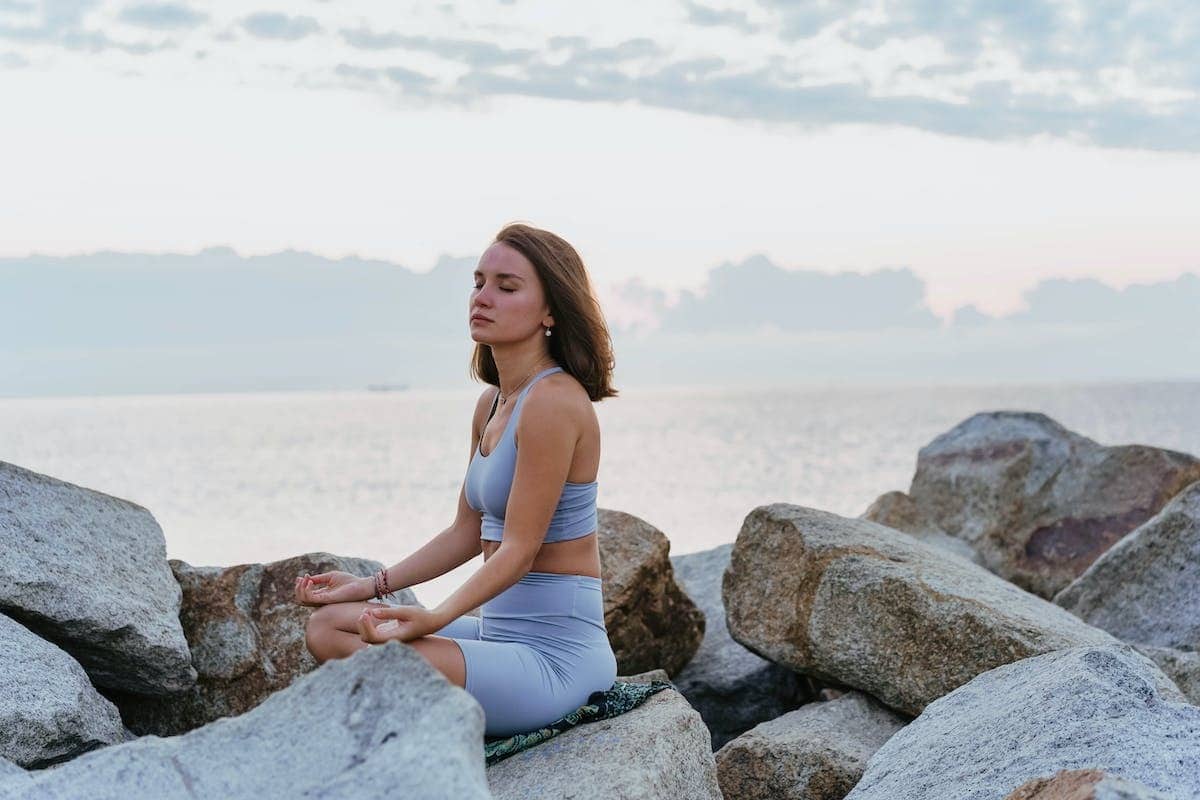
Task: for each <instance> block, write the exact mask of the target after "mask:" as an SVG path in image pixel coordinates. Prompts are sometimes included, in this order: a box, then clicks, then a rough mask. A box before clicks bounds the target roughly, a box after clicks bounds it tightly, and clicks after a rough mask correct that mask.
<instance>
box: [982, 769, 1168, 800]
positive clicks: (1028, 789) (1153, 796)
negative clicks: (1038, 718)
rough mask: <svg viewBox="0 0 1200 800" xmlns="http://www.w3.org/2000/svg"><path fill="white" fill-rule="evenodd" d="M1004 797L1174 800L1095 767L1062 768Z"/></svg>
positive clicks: (1017, 799) (1022, 799)
mask: <svg viewBox="0 0 1200 800" xmlns="http://www.w3.org/2000/svg"><path fill="white" fill-rule="evenodd" d="M1004 800H1174V798H1172V797H1169V796H1168V795H1165V794H1163V793H1162V792H1156V791H1154V790H1153V789H1147V788H1146V787H1145V786H1143V785H1142V784H1140V783H1134V782H1133V781H1127V780H1125V779H1124V778H1117V777H1115V776H1112V775H1109V774H1107V773H1105V772H1104V771H1103V770H1099V769H1064V770H1059V771H1058V772H1057V773H1055V774H1054V775H1052V776H1050V777H1047V778H1034V779H1033V780H1031V781H1029V782H1028V783H1024V784H1022V785H1021V786H1018V787H1017V788H1016V789H1014V790H1013V792H1012V794H1010V795H1007V796H1006V797H1005V798H1004Z"/></svg>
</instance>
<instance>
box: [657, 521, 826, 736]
mask: <svg viewBox="0 0 1200 800" xmlns="http://www.w3.org/2000/svg"><path fill="white" fill-rule="evenodd" d="M732 550H733V543H732V542H731V543H729V544H723V545H720V546H719V547H715V548H713V549H711V550H705V551H703V552H700V553H685V554H684V555H678V556H671V565H672V566H673V567H674V569H675V579H676V580H677V581H678V582H679V584H680V586H682V587H683V590H684V591H685V592H686V593H687V595H688V597H690V598H691V599H692V602H694V603H695V604H696V605H697V606H698V607H699V608H700V610H701V611H702V612H703V613H704V616H705V627H704V640H703V641H702V642H701V643H700V649H699V650H697V651H696V655H694V656H692V660H691V661H689V662H688V663H687V664H686V665H685V666H684V668H683V669H682V670H680V671H679V674H678V675H676V676H675V681H674V682H675V686H676V688H678V689H679V691H680V692H682V693H683V696H684V697H686V698H687V700H688V702H689V703H691V704H692V708H694V709H696V710H697V711H699V712H700V716H701V717H702V718H703V719H704V723H705V724H706V725H707V726H708V729H709V731H711V732H712V749H713V750H714V751H715V750H719V749H720V748H721V747H722V746H723V745H724V744H725V743H726V742H728V741H729V740H730V739H733V738H735V737H736V736H738V735H740V734H742V733H744V732H746V731H748V730H750V729H751V728H753V727H754V726H755V725H757V724H758V723H760V722H764V721H766V720H769V719H774V718H775V717H778V716H779V715H780V714H783V713H786V712H787V711H790V710H792V709H794V708H796V707H797V706H799V705H800V704H801V703H803V702H804V701H805V700H806V699H808V698H809V697H810V696H811V694H812V693H811V692H810V691H809V687H808V686H807V681H806V680H805V679H804V678H802V677H801V676H800V675H798V674H797V673H795V672H793V671H792V670H790V669H788V668H787V667H781V666H779V665H778V664H774V663H772V662H770V661H767V660H765V659H763V658H760V657H759V656H757V655H755V654H754V653H751V652H750V651H749V650H747V649H746V648H745V647H743V646H742V645H740V644H738V643H737V642H735V641H734V640H733V637H732V636H730V635H729V629H728V628H726V627H725V604H724V603H722V602H721V579H722V577H723V576H724V574H725V568H726V567H728V566H729V553H730V551H732Z"/></svg>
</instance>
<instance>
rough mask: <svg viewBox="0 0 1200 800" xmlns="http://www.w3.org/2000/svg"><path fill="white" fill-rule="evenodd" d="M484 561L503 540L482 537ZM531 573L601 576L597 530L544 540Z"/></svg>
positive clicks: (534, 560)
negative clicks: (572, 536) (560, 540)
mask: <svg viewBox="0 0 1200 800" xmlns="http://www.w3.org/2000/svg"><path fill="white" fill-rule="evenodd" d="M480 544H481V545H482V547H483V560H484V561H487V560H488V559H489V558H491V557H492V553H495V552H496V551H497V550H499V549H500V542H493V541H492V540H490V539H481V540H480ZM529 571H530V572H557V573H560V574H563V575H590V576H592V577H593V578H599V577H600V545H599V544H598V543H597V539H596V532H595V531H592V532H591V533H589V534H587V535H586V536H580V537H579V538H578V539H567V540H566V541H565V542H544V543H543V544H542V546H541V548H540V549H539V550H538V554H537V556H536V557H534V559H533V566H532V567H530V568H529Z"/></svg>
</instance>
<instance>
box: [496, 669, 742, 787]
mask: <svg viewBox="0 0 1200 800" xmlns="http://www.w3.org/2000/svg"><path fill="white" fill-rule="evenodd" d="M617 680H619V681H625V682H629V683H649V682H650V681H651V680H667V675H666V673H665V672H664V671H662V670H654V671H651V672H647V673H643V674H640V675H631V676H628V677H622V676H618V677H617ZM709 741H710V740H709V736H708V731H707V730H706V729H705V727H704V722H703V721H702V720H701V719H700V715H699V714H697V713H696V711H695V710H694V709H693V708H692V707H691V706H690V705H688V702H687V700H685V699H684V698H683V695H681V694H679V693H678V692H676V691H674V690H672V689H664V690H663V691H661V692H656V693H655V694H653V695H651V696H650V697H649V698H648V699H647V700H646V702H644V703H642V704H641V705H640V706H638V707H637V708H634V709H632V710H631V711H627V712H625V713H624V714H621V715H620V716H616V717H612V718H610V719H604V720H598V721H596V722H589V723H586V724H584V725H579V726H576V727H574V728H571V729H569V730H567V731H564V732H563V733H560V734H559V735H558V736H556V737H554V738H553V739H550V740H548V741H546V742H543V743H541V744H538V745H535V746H534V747H531V748H529V749H528V750H522V751H521V752H519V753H517V754H516V755H512V756H509V757H508V758H506V759H504V760H503V761H500V762H498V763H496V764H493V765H492V766H490V767H488V769H487V780H488V785H489V787H490V788H491V791H492V795H493V796H494V797H495V798H496V800H525V799H526V798H530V797H580V798H582V797H586V798H588V799H589V800H680V798H688V800H703V799H704V798H710V800H721V789H720V786H719V785H718V784H717V765H716V762H715V761H714V760H713V754H712V749H711V748H710V746H709Z"/></svg>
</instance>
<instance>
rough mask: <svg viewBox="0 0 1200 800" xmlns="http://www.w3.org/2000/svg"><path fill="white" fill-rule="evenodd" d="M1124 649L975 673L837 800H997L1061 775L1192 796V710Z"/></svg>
mask: <svg viewBox="0 0 1200 800" xmlns="http://www.w3.org/2000/svg"><path fill="white" fill-rule="evenodd" d="M1180 700H1181V698H1180V696H1179V694H1178V693H1177V692H1176V691H1175V690H1174V687H1173V686H1172V685H1171V682H1170V681H1169V680H1168V679H1167V677H1166V676H1165V675H1163V674H1162V673H1161V672H1159V670H1158V668H1157V667H1155V666H1154V664H1153V662H1151V661H1150V660H1149V659H1147V658H1146V657H1145V656H1142V655H1140V654H1139V653H1137V652H1136V651H1135V650H1133V648H1131V647H1129V646H1128V645H1123V644H1115V645H1109V646H1105V647H1076V648H1070V649H1066V650H1059V651H1056V652H1053V653H1046V654H1044V655H1040V656H1036V657H1034V658H1028V659H1025V660H1023V661H1018V662H1016V663H1013V664H1007V665H1005V666H1003V667H998V668H997V669H994V670H991V671H990V672H986V673H984V674H982V675H980V676H978V677H977V678H975V679H974V680H972V681H971V682H969V683H967V684H966V685H965V686H962V687H960V688H958V689H957V690H955V691H953V692H951V693H950V694H948V695H947V696H945V697H943V698H942V699H940V700H938V701H936V702H934V703H931V704H930V705H929V707H928V708H926V709H925V712H924V713H923V714H922V715H921V716H920V717H918V718H917V719H915V720H913V721H912V722H911V723H909V724H908V726H907V727H905V728H904V729H903V730H901V731H900V732H899V733H897V734H896V735H895V736H893V737H892V738H891V739H890V740H889V741H888V742H887V744H885V745H884V746H883V747H881V748H880V749H879V751H878V752H876V753H875V755H874V756H873V757H872V758H871V760H870V762H869V763H868V764H867V771H866V772H865V773H864V774H863V778H862V780H861V781H860V782H859V784H858V786H856V787H855V788H854V791H852V792H851V793H850V794H849V795H847V800H884V799H885V798H886V800H944V798H949V797H953V798H955V800H993V799H996V800H998V799H999V798H1003V797H1004V796H1005V795H1006V794H1008V793H1009V792H1011V791H1013V790H1014V789H1017V788H1018V787H1020V786H1021V785H1022V784H1024V783H1025V782H1027V781H1029V780H1031V779H1034V778H1038V777H1041V776H1046V775H1053V774H1054V773H1055V772H1057V771H1058V770H1063V769H1083V768H1088V769H1098V770H1103V771H1104V772H1107V773H1111V774H1113V775H1116V776H1120V777H1121V778H1124V779H1126V780H1130V781H1137V782H1140V783H1142V784H1144V785H1145V786H1146V787H1148V788H1150V789H1153V790H1155V791H1158V792H1163V793H1166V794H1167V795H1168V796H1170V797H1179V798H1184V797H1187V798H1190V797H1196V796H1200V708H1196V707H1195V706H1192V705H1188V704H1187V703H1184V702H1180Z"/></svg>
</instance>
